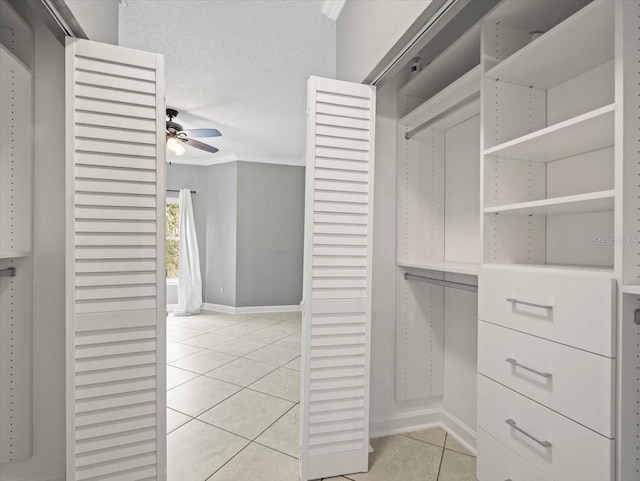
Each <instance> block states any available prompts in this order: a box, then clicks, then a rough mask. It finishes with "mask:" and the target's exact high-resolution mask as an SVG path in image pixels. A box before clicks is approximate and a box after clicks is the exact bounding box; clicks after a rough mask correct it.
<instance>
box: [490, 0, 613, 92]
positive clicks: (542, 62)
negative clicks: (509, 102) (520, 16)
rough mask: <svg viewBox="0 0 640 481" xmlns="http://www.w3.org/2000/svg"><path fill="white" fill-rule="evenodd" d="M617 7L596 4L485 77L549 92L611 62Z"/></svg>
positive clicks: (601, 0) (598, 1) (598, 0)
mask: <svg viewBox="0 0 640 481" xmlns="http://www.w3.org/2000/svg"><path fill="white" fill-rule="evenodd" d="M615 3H616V2H611V1H609V0H596V1H594V2H593V3H592V4H590V5H588V6H586V7H585V8H583V9H582V10H579V11H578V12H576V13H575V14H573V15H572V16H571V17H569V18H567V19H566V20H565V21H564V22H562V23H560V24H558V25H556V26H555V27H554V28H552V29H551V30H549V31H548V32H546V33H544V34H543V35H542V36H540V37H539V38H537V39H536V40H534V41H532V42H531V43H530V44H528V45H526V46H525V47H523V48H521V49H520V50H518V51H516V52H515V53H513V54H512V55H511V56H509V57H507V58H506V59H505V60H503V61H502V62H500V63H499V64H498V65H496V66H495V67H493V68H492V69H490V70H489V71H488V72H487V73H486V77H487V78H488V79H492V80H500V81H503V82H509V83H514V84H519V85H525V86H532V87H535V88H538V89H544V90H548V89H551V88H553V87H555V86H557V85H560V84H561V83H564V82H566V81H568V80H570V79H572V78H574V77H577V76H579V75H581V74H583V73H585V72H588V71H589V70H591V69H593V68H595V67H597V66H598V65H602V64H603V63H605V62H608V61H609V60H612V59H613V57H614V50H613V41H614V35H613V27H614V22H613V11H614V7H615Z"/></svg>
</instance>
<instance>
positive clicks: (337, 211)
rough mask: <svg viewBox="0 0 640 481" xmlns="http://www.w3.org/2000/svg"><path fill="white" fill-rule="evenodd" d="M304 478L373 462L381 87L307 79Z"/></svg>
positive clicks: (364, 466) (358, 469)
mask: <svg viewBox="0 0 640 481" xmlns="http://www.w3.org/2000/svg"><path fill="white" fill-rule="evenodd" d="M308 106H309V107H308V110H309V113H308V115H309V117H308V123H307V167H306V177H307V179H306V219H305V254H304V257H305V261H304V322H303V356H302V393H301V407H302V411H301V412H302V418H301V453H300V454H301V455H300V460H301V463H300V470H301V478H302V479H303V480H310V479H318V478H323V477H329V476H336V475H340V474H348V473H356V472H362V471H366V470H367V467H368V466H367V465H368V447H369V338H370V323H371V233H372V216H371V211H372V206H373V202H372V199H373V139H374V125H373V121H374V119H375V90H374V88H373V87H369V86H366V85H361V84H352V83H348V82H341V81H337V80H329V79H324V78H317V77H311V78H310V79H309V88H308Z"/></svg>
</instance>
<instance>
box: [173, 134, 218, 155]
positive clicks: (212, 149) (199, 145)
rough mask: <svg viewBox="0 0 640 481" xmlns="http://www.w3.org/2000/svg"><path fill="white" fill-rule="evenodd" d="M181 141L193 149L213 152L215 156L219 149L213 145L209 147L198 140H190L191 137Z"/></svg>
mask: <svg viewBox="0 0 640 481" xmlns="http://www.w3.org/2000/svg"><path fill="white" fill-rule="evenodd" d="M180 140H182V141H183V142H184V143H185V144H187V145H190V146H191V147H195V148H196V149H200V150H204V151H205V152H211V153H212V154H215V153H216V152H217V151H218V149H216V148H215V147H214V146H212V145H207V144H205V143H203V142H200V141H198V140H194V139H190V138H189V137H185V138H181V139H180Z"/></svg>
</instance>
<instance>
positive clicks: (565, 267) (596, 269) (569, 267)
mask: <svg viewBox="0 0 640 481" xmlns="http://www.w3.org/2000/svg"><path fill="white" fill-rule="evenodd" d="M482 268H483V269H491V268H496V269H502V270H504V269H510V270H530V269H533V270H535V269H544V270H551V271H554V270H555V271H558V272H566V271H577V272H586V273H588V274H589V275H594V274H596V275H602V276H606V277H611V276H612V275H613V267H602V266H588V265H573V264H504V263H498V262H496V263H485V264H483V265H482Z"/></svg>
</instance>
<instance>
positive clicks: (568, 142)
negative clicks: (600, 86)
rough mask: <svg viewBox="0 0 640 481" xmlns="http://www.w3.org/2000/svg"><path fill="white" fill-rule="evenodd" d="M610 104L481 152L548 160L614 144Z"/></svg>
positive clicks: (499, 155) (613, 108) (540, 160)
mask: <svg viewBox="0 0 640 481" xmlns="http://www.w3.org/2000/svg"><path fill="white" fill-rule="evenodd" d="M614 110H615V106H614V105H613V104H610V105H607V106H605V107H601V108H599V109H596V110H593V111H591V112H587V113H586V114H582V115H579V116H577V117H574V118H572V119H569V120H566V121H564V122H560V123H557V124H554V125H551V126H550V127H547V128H544V129H541V130H538V131H536V132H533V133H531V134H527V135H525V136H523V137H519V138H517V139H514V140H510V141H508V142H505V143H503V144H500V145H496V146H495V147H491V148H489V149H486V150H485V151H484V153H485V155H493V156H495V157H506V158H510V159H520V160H531V161H535V162H551V161H553V160H558V159H564V158H566V157H571V156H573V155H578V154H581V153H584V152H591V151H593V150H598V149H603V148H605V147H610V146H612V145H613V144H614Z"/></svg>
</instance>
